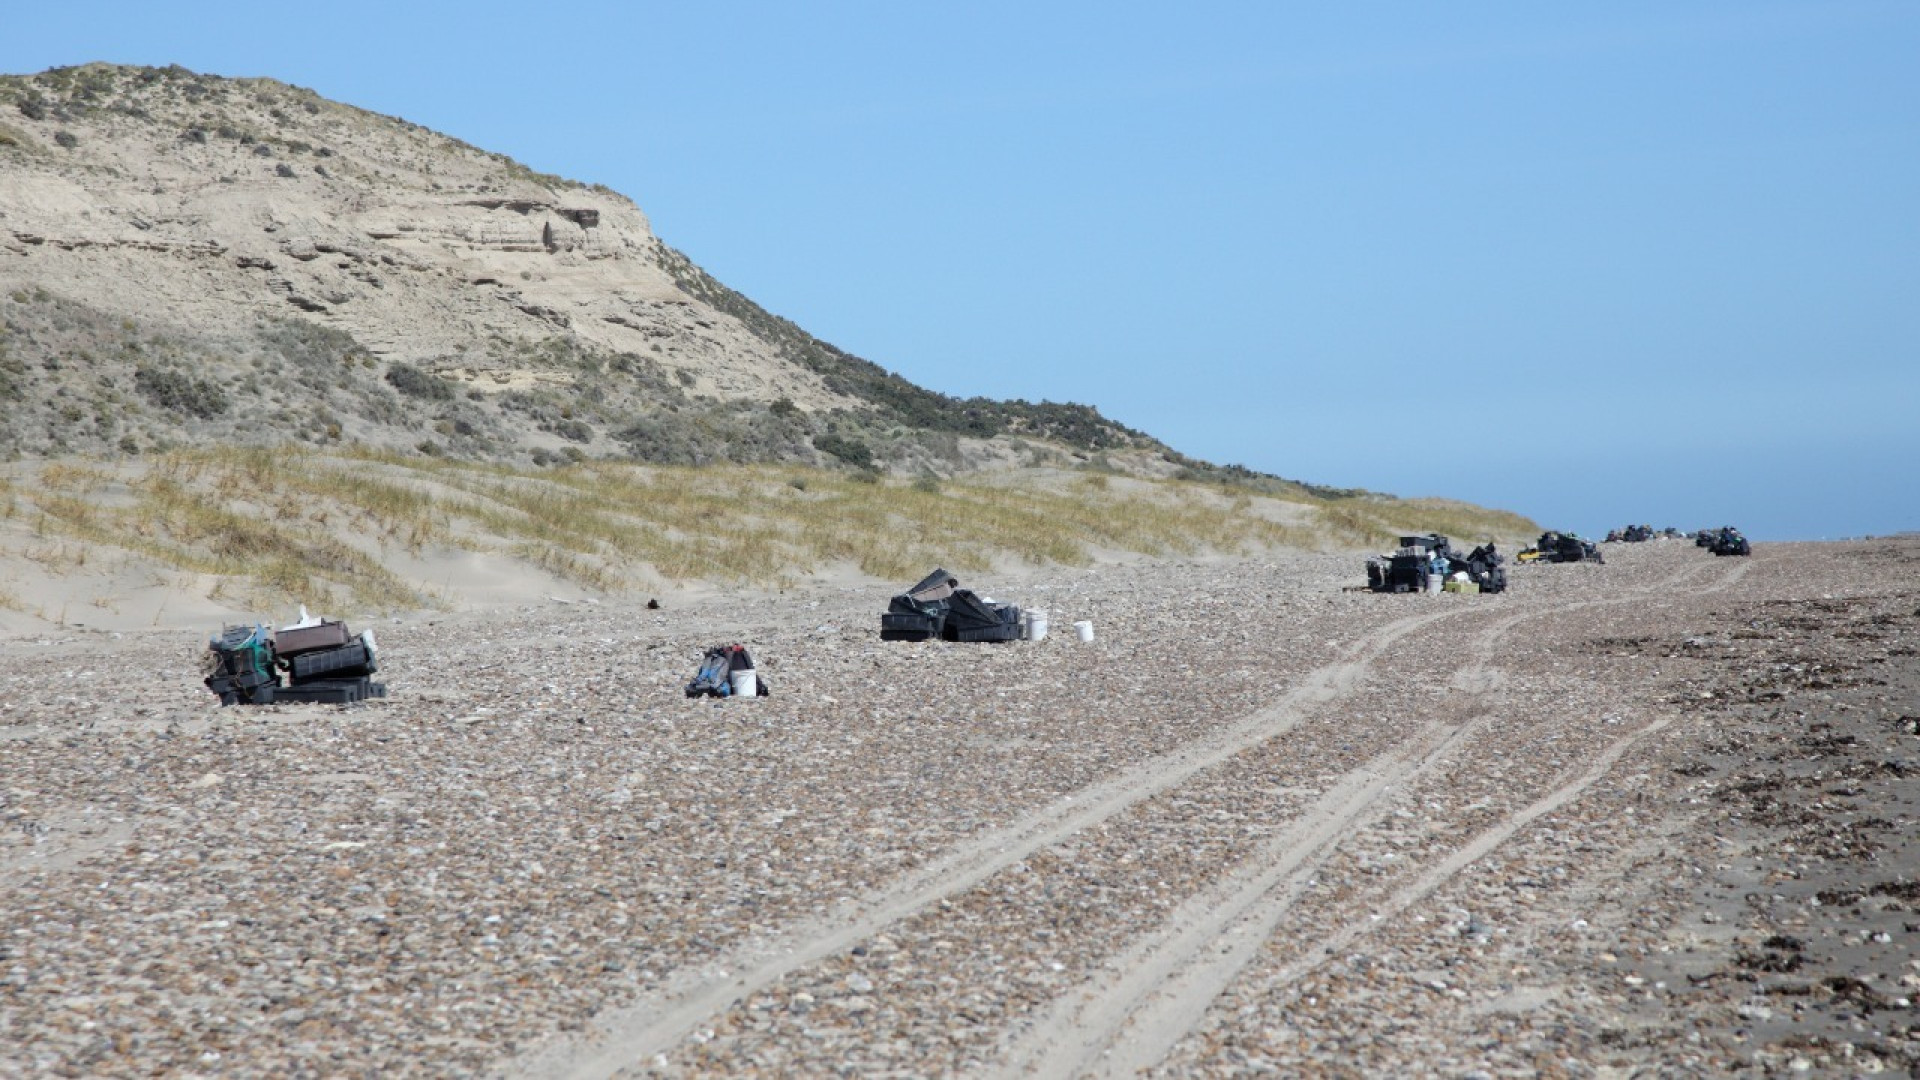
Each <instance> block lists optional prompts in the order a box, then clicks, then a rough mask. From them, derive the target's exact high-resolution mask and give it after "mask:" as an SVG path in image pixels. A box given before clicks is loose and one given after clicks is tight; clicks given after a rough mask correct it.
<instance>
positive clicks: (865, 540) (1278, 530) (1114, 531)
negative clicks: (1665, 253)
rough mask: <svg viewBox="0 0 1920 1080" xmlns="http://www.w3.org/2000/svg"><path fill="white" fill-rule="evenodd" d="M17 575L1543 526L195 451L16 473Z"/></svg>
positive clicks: (920, 483)
mask: <svg viewBox="0 0 1920 1080" xmlns="http://www.w3.org/2000/svg"><path fill="white" fill-rule="evenodd" d="M0 506H3V507H4V508H5V514H6V516H5V518H4V519H0V558H5V557H9V556H19V557H26V558H34V557H35V553H36V552H37V553H39V554H40V555H42V556H44V557H42V558H40V559H39V560H38V561H40V562H41V563H42V564H43V566H44V567H45V568H46V569H48V570H50V571H52V572H55V573H62V572H65V573H71V572H76V571H78V570H79V569H81V568H82V567H83V566H85V565H87V564H88V562H89V561H91V562H92V563H93V564H95V565H100V564H103V563H106V562H111V561H114V560H120V561H124V560H127V559H129V558H131V559H135V560H138V561H139V562H141V563H143V564H145V565H148V566H150V567H152V568H153V570H154V571H155V572H157V573H163V574H165V573H176V574H177V573H186V574H194V575H208V576H210V577H212V578H214V579H216V580H217V581H218V582H219V584H218V585H217V586H216V591H217V592H218V593H220V594H222V595H224V596H227V597H229V598H232V599H234V600H244V601H246V602H248V603H258V604H269V605H276V606H278V605H284V604H286V603H291V602H302V603H309V604H319V605H323V606H324V605H327V604H333V605H336V606H338V605H342V604H350V605H352V606H353V607H354V608H355V609H361V610H396V609H401V608H409V607H418V606H428V607H431V606H434V605H436V604H438V603H440V602H441V601H442V599H443V598H442V597H441V596H439V595H438V594H437V592H436V584H437V583H435V582H433V581H431V580H424V578H426V577H430V573H429V572H427V571H418V572H416V573H415V574H414V575H413V576H409V573H408V572H407V571H406V570H405V569H403V568H404V567H407V566H428V565H433V564H434V562H435V560H436V559H437V558H438V557H440V556H445V555H448V554H450V553H459V552H463V551H465V552H482V553H488V554H492V555H496V556H502V557H505V558H509V559H512V560H517V561H519V562H522V563H524V564H527V565H529V566H532V567H538V568H539V569H541V570H543V571H545V572H546V573H548V574H551V575H553V576H554V577H556V578H559V579H562V580H564V581H567V582H570V583H572V584H574V585H575V586H577V587H579V588H581V589H583V590H587V591H590V592H597V593H605V594H608V595H621V594H628V593H637V592H642V591H645V590H647V589H655V588H660V587H662V586H670V585H673V584H682V583H694V582H706V583H712V584H717V585H766V586H790V585H794V584H797V583H799V582H802V581H804V580H806V579H807V578H808V576H809V575H812V574H817V573H826V572H833V571H845V570H848V569H851V570H854V571H857V572H858V573H859V574H862V575H866V576H869V577H873V578H876V579H879V580H883V581H888V582H898V581H900V580H903V579H906V578H911V577H916V576H918V575H919V574H920V573H923V572H924V571H925V570H926V568H927V567H929V566H933V565H943V566H947V567H948V568H950V569H953V570H954V571H956V572H959V573H966V574H976V575H977V574H981V573H985V572H989V571H992V570H995V569H997V568H998V569H1005V568H1011V567H1017V566H1046V565H1058V566H1084V565H1087V564H1089V563H1091V562H1092V561H1093V560H1094V559H1095V558H1096V557H1099V556H1102V555H1108V556H1112V555H1122V556H1125V555H1140V556H1150V557H1163V558H1166V557H1172V558H1183V557H1201V556H1207V555H1216V554H1236V555H1251V554H1258V553H1259V552H1262V551H1266V550H1273V549H1277V548H1282V547H1291V548H1332V549H1339V548H1350V547H1367V546H1377V545H1378V544H1380V543H1383V542H1385V541H1386V540H1387V539H1389V538H1390V537H1391V536H1392V535H1394V534H1395V533H1396V532H1399V531H1405V530H1410V529H1414V528H1416V527H1417V528H1419V529H1421V530H1425V529H1430V528H1441V529H1451V530H1453V531H1454V532H1455V533H1456V534H1458V535H1460V536H1462V537H1463V538H1471V539H1475V540H1477V539H1480V538H1482V537H1483V536H1485V535H1501V536H1521V535H1525V534H1526V533H1527V531H1528V530H1530V529H1531V528H1532V523H1531V522H1527V521H1525V519H1521V518H1517V517H1512V516H1510V515H1501V514H1497V513H1488V512H1484V511H1476V510H1474V509H1472V508H1470V507H1464V506H1444V505H1433V504H1422V503H1410V502H1402V501H1399V500H1392V499H1381V498H1372V497H1369V498H1345V499H1334V500H1329V499H1324V498H1320V497H1317V496H1312V495H1307V494H1301V493H1289V494H1288V495H1287V496H1286V497H1280V496H1270V495H1260V494H1254V493H1250V492H1248V491H1245V490H1243V489H1239V488H1235V487H1232V486H1228V485H1222V484H1219V483H1205V482H1196V481H1193V480H1181V479H1163V480H1145V479H1140V478H1137V477H1113V476H1110V475H1109V474H1106V473H1102V472H1097V471H1087V470H1081V471H1078V472H1075V471H1072V470H1027V471H1016V472H1010V473H1001V474H979V475H977V476H972V477H960V478H950V479H944V480H941V481H939V482H937V483H929V482H926V480H925V479H924V478H919V479H914V478H904V477H889V476H884V475H880V474H875V473H858V472H849V471H847V470H841V469H820V468H811V467H804V466H776V465H757V466H707V467H700V468H693V467H676V466H649V465H638V464H633V463H630V462H608V461H581V462H577V463H570V464H563V465H557V466H550V467H538V466H532V467H528V466H509V465H499V464H489V463H483V462H473V461H464V460H460V459H456V458H449V457H445V456H437V455H430V454H412V455H407V454H400V453H395V452H391V451H380V450H370V449H353V448H349V449H344V450H341V451H337V452H334V451H328V452H322V451H314V450H308V449H301V448H291V447H289V448H278V449H269V448H245V447H242V448H224V449H189V450H177V451H169V452H165V453H158V454H150V455H147V456H145V457H143V458H140V459H122V460H87V461H76V460H72V459H69V460H67V461H63V462H46V463H24V462H23V463H17V464H16V465H15V466H13V467H12V471H11V475H10V477H9V480H8V483H7V484H6V485H5V486H4V487H0Z"/></svg>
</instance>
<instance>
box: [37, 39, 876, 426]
mask: <svg viewBox="0 0 1920 1080" xmlns="http://www.w3.org/2000/svg"><path fill="white" fill-rule="evenodd" d="M671 264H672V256H671V253H670V252H668V251H667V250H666V249H665V248H664V247H663V246H662V245H661V243H660V242H659V240H658V239H657V238H656V237H655V236H654V235H653V232H652V229H651V228H650V226H649V224H648V222H647V218H646V215H645V214H643V213H642V212H641V211H640V209H639V208H638V207H636V206H635V205H634V204H633V203H632V202H631V201H629V200H628V199H626V198H624V197H622V196H620V195H618V194H616V193H614V192H612V191H609V190H606V189H603V188H592V187H586V186H582V185H579V184H576V183H572V182H569V181H564V180H561V179H559V178H555V177H548V176H542V175H539V174H535V173H533V172H531V171H529V170H527V169H526V168H524V167H522V166H520V165H518V164H516V163H514V162H512V161H510V160H508V159H506V158H504V157H502V156H499V155H495V154H490V153H486V152H484V151H481V150H478V149H476V148H474V147H472V146H468V145H466V144H464V143H461V142H459V141H458V140H455V139H451V138H448V137H446V136H444V135H440V134H437V133H434V132H432V131H428V130H427V129H425V128H421V127H419V126H417V125H413V124H409V123H407V122H406V121H403V120H397V119H393V118H390V117H384V116H379V115H375V114H372V113H368V112H365V111H362V110H359V109H355V108H352V107H349V106H345V105H341V104H338V103H334V102H330V101H327V100H325V99H322V98H320V97H319V96H317V95H315V94H313V93H312V92H310V91H306V90H302V89H298V88H295V87H290V86H287V85H284V84H281V83H277V82H273V81H271V80H230V79H221V78H214V77H208V76H199V75H194V74H192V73H189V72H185V71H182V70H180V69H167V70H154V69H131V68H117V67H111V66H107V65H89V66H87V67H82V68H73V69H63V70H61V71H56V72H48V73H45V74H43V75H39V76H30V77H9V78H7V79H5V80H0V288H4V289H7V290H10V291H13V290H20V289H41V290H45V291H46V292H48V293H51V294H54V295H56V296H59V297H61V298H63V299H65V300H68V301H72V302H76V303H78V304H81V305H84V306H86V307H90V308H93V309H97V310H99V311H101V312H104V313H107V314H109V315H112V316H117V317H120V318H122V319H124V320H127V321H128V322H130V323H133V324H137V325H139V326H140V327H142V328H144V329H147V330H150V331H152V332H155V333H161V334H168V335H175V336H180V335H185V336H189V337H193V338H199V339H208V338H220V337H227V336H234V335H243V334H245V333H247V332H248V329H249V327H250V326H252V325H253V324H256V323H258V322H259V321H261V320H263V319H266V320H283V319H294V320H300V321H304V322H308V323H317V324H321V325H323V326H325V327H328V328H331V329H334V330H337V331H340V332H342V333H344V334H346V335H349V336H350V337H351V338H352V339H353V341H354V342H356V343H357V344H358V345H359V346H360V347H361V348H362V349H363V350H364V351H365V353H366V354H367V355H368V356H370V357H372V358H374V359H375V360H376V361H377V362H379V363H383V364H384V363H392V362H401V363H404V364H407V365H410V366H414V367H418V368H421V369H424V370H427V371H431V372H438V373H441V374H443V375H446V376H448V377H451V378H453V379H456V380H459V381H461V382H464V383H466V384H468V385H469V386H471V387H473V388H474V389H477V390H479V391H480V392H483V393H496V392H505V391H508V390H511V389H514V388H522V387H526V386H529V385H555V384H569V383H572V382H573V381H575V380H577V379H579V378H580V377H581V374H580V372H579V370H578V368H577V367H576V366H571V365H567V364H561V363H556V362H553V361H552V357H553V356H554V355H555V354H556V353H558V352H569V351H581V350H584V351H587V352H593V353H604V354H609V355H618V354H630V355H632V356H635V357H638V358H641V359H643V360H646V361H649V362H651V363H654V364H657V365H658V366H659V369H660V370H661V371H662V372H664V373H665V374H666V375H667V376H669V377H670V378H672V379H673V380H674V381H675V383H676V384H677V385H679V386H681V387H683V388H684V389H685V390H686V391H687V392H689V393H691V394H697V395H711V396H713V397H715V398H718V399H721V400H729V399H748V400H760V401H771V400H774V399H777V398H787V399H789V400H791V401H793V402H795V403H796V404H797V405H798V406H799V407H800V408H802V409H822V408H830V407H832V406H834V405H839V404H846V403H847V402H846V401H845V399H843V398H841V397H840V396H839V395H835V394H833V393H830V392H829V391H828V390H827V389H826V388H825V387H824V386H823V385H822V384H821V381H820V379H819V378H818V376H816V375H815V374H814V373H813V372H810V371H808V370H806V369H804V368H802V367H800V366H798V365H796V364H793V363H791V362H789V361H788V360H785V359H783V358H782V357H781V356H780V355H778V353H777V351H776V350H775V349H774V348H773V347H771V346H769V345H768V344H767V343H766V342H764V341H762V340H761V339H759V338H757V337H755V336H754V335H753V334H751V333H749V332H748V331H747V330H746V328H745V327H743V326H742V325H741V324H740V323H739V322H738V321H737V320H735V319H733V318H732V317H730V316H728V315H726V314H724V313H721V312H719V311H716V310H714V309H712V308H711V307H709V306H707V305H705V304H704V303H702V302H700V301H699V300H697V299H695V298H693V297H691V296H689V295H688V294H687V293H686V292H683V291H682V290H681V289H679V288H678V287H677V286H676V285H675V282H674V279H673V277H672V276H671V275H670V273H669V270H668V267H669V266H670V265H671ZM556 339H557V340H558V341H559V342H563V343H564V344H565V346H566V348H564V349H561V348H558V347H557V346H556V344H555V342H556Z"/></svg>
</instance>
